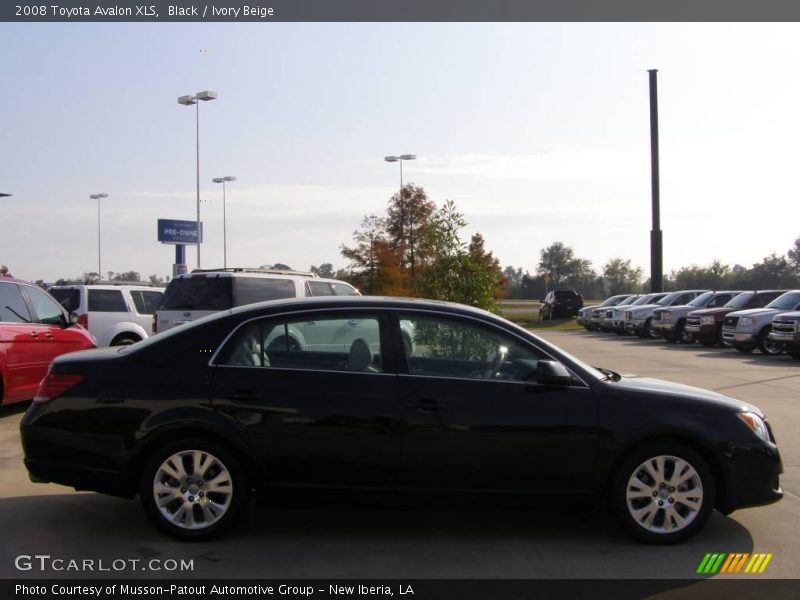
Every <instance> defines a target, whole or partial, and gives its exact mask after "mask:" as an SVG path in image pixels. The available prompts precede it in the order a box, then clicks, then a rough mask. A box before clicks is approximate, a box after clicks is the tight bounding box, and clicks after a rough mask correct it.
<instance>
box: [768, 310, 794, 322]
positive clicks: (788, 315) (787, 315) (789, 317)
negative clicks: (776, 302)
mask: <svg viewBox="0 0 800 600" xmlns="http://www.w3.org/2000/svg"><path fill="white" fill-rule="evenodd" d="M777 319H783V320H785V321H800V310H793V311H791V312H785V313H781V314H779V315H775V317H774V320H777Z"/></svg>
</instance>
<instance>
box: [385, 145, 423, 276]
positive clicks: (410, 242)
mask: <svg viewBox="0 0 800 600" xmlns="http://www.w3.org/2000/svg"><path fill="white" fill-rule="evenodd" d="M415 158H417V155H416V154H401V155H400V156H384V157H383V160H385V161H386V162H399V163H400V240H401V241H405V228H406V204H405V202H404V201H403V161H404V160H414V159H415ZM411 218H412V220H413V218H414V217H413V214H412V216H411ZM413 231H414V228H413V222H412V223H411V224H409V228H408V246H409V250H410V251H411V281H412V282H413V281H414V239H413Z"/></svg>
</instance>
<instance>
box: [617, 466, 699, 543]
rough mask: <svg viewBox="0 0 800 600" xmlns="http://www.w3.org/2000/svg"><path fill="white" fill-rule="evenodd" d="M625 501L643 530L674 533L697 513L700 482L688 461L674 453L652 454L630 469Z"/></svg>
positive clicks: (690, 521)
mask: <svg viewBox="0 0 800 600" xmlns="http://www.w3.org/2000/svg"><path fill="white" fill-rule="evenodd" d="M625 501H626V504H627V508H628V512H629V514H630V516H631V518H632V519H633V520H634V521H635V522H636V523H637V524H638V525H639V526H640V527H642V528H643V529H645V530H646V531H648V532H650V533H655V534H669V533H677V532H679V531H682V530H684V529H686V527H688V526H689V525H690V524H691V523H692V522H693V521H694V520H695V518H696V517H697V515H698V514H699V512H700V509H701V508H702V506H703V483H702V481H701V478H700V475H699V474H698V472H697V470H696V469H695V468H694V467H693V466H692V465H691V464H690V463H689V462H688V461H686V460H684V459H682V458H679V457H677V456H670V455H659V456H654V457H652V458H648V459H647V460H646V461H644V462H643V463H642V464H640V465H639V466H638V467H637V468H636V469H635V470H634V471H633V474H632V475H631V476H630V478H629V479H628V485H627V487H626V491H625Z"/></svg>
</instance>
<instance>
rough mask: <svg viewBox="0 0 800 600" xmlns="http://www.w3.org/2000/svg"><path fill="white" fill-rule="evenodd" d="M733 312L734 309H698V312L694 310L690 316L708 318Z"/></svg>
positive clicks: (721, 307) (719, 307)
mask: <svg viewBox="0 0 800 600" xmlns="http://www.w3.org/2000/svg"><path fill="white" fill-rule="evenodd" d="M733 310H734V309H732V308H725V307H724V306H718V307H716V308H698V309H697V310H693V311H692V312H691V313H690V314H691V315H692V316H696V317H707V316H709V315H726V314H728V313H731V312H733Z"/></svg>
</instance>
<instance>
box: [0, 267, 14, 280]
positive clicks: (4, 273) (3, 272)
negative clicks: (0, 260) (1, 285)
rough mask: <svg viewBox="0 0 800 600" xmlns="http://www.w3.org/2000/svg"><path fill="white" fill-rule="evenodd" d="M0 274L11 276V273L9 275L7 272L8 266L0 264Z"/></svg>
mask: <svg viewBox="0 0 800 600" xmlns="http://www.w3.org/2000/svg"><path fill="white" fill-rule="evenodd" d="M0 275H2V276H4V277H13V275H11V273H10V272H9V270H8V267H7V266H5V265H0Z"/></svg>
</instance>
